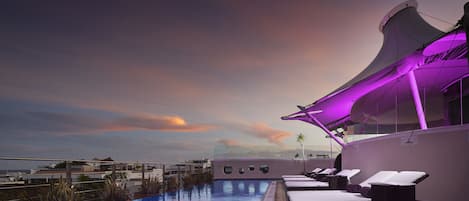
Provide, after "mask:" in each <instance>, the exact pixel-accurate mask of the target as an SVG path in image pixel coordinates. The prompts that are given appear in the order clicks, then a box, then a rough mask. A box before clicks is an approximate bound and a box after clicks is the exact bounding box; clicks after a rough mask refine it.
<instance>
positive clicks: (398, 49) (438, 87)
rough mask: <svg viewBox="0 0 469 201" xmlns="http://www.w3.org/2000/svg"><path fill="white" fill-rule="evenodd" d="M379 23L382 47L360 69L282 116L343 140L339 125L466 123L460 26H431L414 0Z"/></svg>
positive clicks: (388, 127)
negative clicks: (446, 30) (448, 29)
mask: <svg viewBox="0 0 469 201" xmlns="http://www.w3.org/2000/svg"><path fill="white" fill-rule="evenodd" d="M379 29H380V31H381V32H382V33H383V39H384V40H383V45H382V47H381V50H380V51H379V52H378V54H377V55H376V57H375V59H374V60H373V61H372V62H371V63H370V64H369V65H368V66H367V67H366V68H365V69H364V70H363V71H362V72H361V73H359V74H358V75H357V76H355V77H354V78H352V79H351V80H350V81H348V82H347V83H345V84H344V85H342V86H341V87H339V88H338V89H336V90H334V91H333V92H331V93H329V94H328V95H326V96H324V97H322V98H320V99H319V100H317V101H315V102H314V103H312V104H310V105H307V106H305V107H302V106H301V107H299V108H300V111H298V112H295V113H293V114H290V115H287V116H284V117H282V119H284V120H300V121H304V122H307V123H310V124H313V125H316V126H318V127H320V128H321V129H323V130H324V131H326V132H327V133H328V134H329V135H331V136H332V137H333V138H334V139H335V140H336V141H337V143H339V144H341V145H345V143H346V142H344V141H343V139H341V138H339V137H336V136H335V135H334V134H333V133H337V130H339V131H338V132H344V131H345V132H344V134H346V135H348V134H350V135H352V134H383V133H385V134H387V133H395V132H399V131H405V130H414V129H427V128H431V127H439V126H446V125H454V124H462V123H464V120H463V119H464V116H465V115H466V116H467V115H468V114H469V113H468V112H465V111H466V110H469V107H467V106H466V107H465V106H464V105H463V104H459V103H460V102H464V100H459V99H464V95H465V91H464V90H461V92H459V90H458V89H456V88H458V86H460V84H462V85H461V86H462V88H464V83H463V81H464V78H465V77H466V75H467V73H468V72H469V71H468V70H469V68H467V60H466V57H465V55H466V54H467V47H466V46H465V45H464V44H465V38H464V32H463V31H462V29H456V30H453V31H451V32H449V33H443V32H441V31H439V30H437V29H436V28H434V27H432V26H431V25H429V24H428V23H427V22H425V21H424V20H423V19H422V17H420V15H419V14H418V12H417V2H416V1H407V2H404V3H403V4H401V5H399V6H397V7H396V8H394V9H392V10H391V12H389V14H387V15H386V16H385V17H384V19H383V20H382V22H381V24H380V28H379ZM344 67H346V66H344ZM460 82H461V83H460ZM456 85H457V86H456ZM457 97H459V99H458V98H457ZM466 105H467V104H466ZM465 119H466V121H467V122H469V116H467V117H466V118H465ZM333 131H336V132H333Z"/></svg>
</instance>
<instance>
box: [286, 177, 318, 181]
mask: <svg viewBox="0 0 469 201" xmlns="http://www.w3.org/2000/svg"><path fill="white" fill-rule="evenodd" d="M283 180H284V181H316V180H315V179H313V178H309V177H304V178H300V177H287V178H283Z"/></svg>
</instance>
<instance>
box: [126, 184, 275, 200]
mask: <svg viewBox="0 0 469 201" xmlns="http://www.w3.org/2000/svg"><path fill="white" fill-rule="evenodd" d="M270 182H271V181H269V180H216V181H214V182H213V183H212V184H205V185H200V186H195V187H194V188H192V189H184V190H180V191H178V192H173V193H165V194H163V195H159V196H154V197H148V198H142V199H137V200H134V201H260V200H262V196H263V195H264V193H265V192H266V191H267V188H268V186H269V184H270Z"/></svg>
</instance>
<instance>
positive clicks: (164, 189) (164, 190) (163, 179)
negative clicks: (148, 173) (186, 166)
mask: <svg viewBox="0 0 469 201" xmlns="http://www.w3.org/2000/svg"><path fill="white" fill-rule="evenodd" d="M165 171H166V166H165V165H164V164H163V173H162V175H161V180H162V183H163V193H166V184H165V182H166V181H165V178H164V173H165Z"/></svg>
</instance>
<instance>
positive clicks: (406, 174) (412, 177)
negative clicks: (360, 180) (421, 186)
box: [385, 171, 427, 185]
mask: <svg viewBox="0 0 469 201" xmlns="http://www.w3.org/2000/svg"><path fill="white" fill-rule="evenodd" d="M425 175H427V173H425V172H420V171H402V172H399V173H398V174H396V175H394V176H393V177H391V178H389V179H387V180H386V181H385V183H388V184H402V185H404V184H412V183H415V181H417V180H418V179H420V178H422V177H424V176H425Z"/></svg>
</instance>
